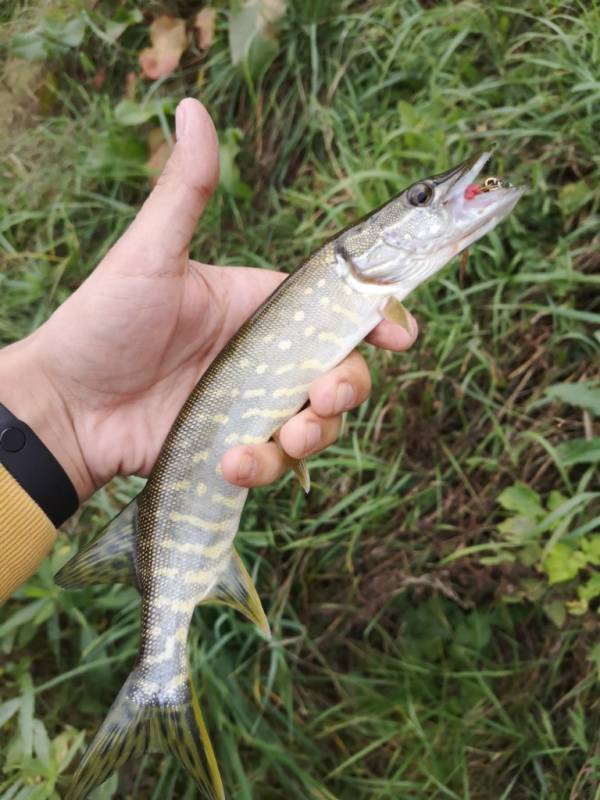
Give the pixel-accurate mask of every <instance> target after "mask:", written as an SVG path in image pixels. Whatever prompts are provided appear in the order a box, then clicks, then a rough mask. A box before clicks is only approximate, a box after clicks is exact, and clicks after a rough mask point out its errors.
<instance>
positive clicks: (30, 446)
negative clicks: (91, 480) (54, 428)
mask: <svg viewBox="0 0 600 800" xmlns="http://www.w3.org/2000/svg"><path fill="white" fill-rule="evenodd" d="M0 464H2V466H4V467H5V468H6V469H7V470H8V472H10V474H11V475H12V476H13V478H14V479H15V480H16V481H17V482H18V483H19V484H20V485H21V486H22V487H23V489H25V491H26V492H27V494H28V495H29V496H30V497H31V498H32V499H33V500H35V502H36V503H37V504H38V506H39V507H40V508H41V509H42V511H43V512H44V513H45V514H46V516H47V517H49V518H50V519H51V520H52V522H53V524H54V526H55V527H56V528H58V527H59V525H62V523H63V522H64V521H65V520H66V519H68V518H69V517H70V516H71V514H73V513H74V512H75V511H76V510H77V506H78V505H79V499H78V497H77V492H76V491H75V488H74V487H73V484H72V483H71V480H70V479H69V476H68V475H67V473H66V472H65V471H64V469H63V468H62V467H61V465H60V464H59V463H58V461H57V460H56V458H55V457H54V456H53V455H52V453H51V452H50V450H48V448H47V447H46V445H45V444H44V443H43V442H42V441H41V439H38V437H37V436H36V435H35V433H34V432H33V431H32V430H31V428H30V427H29V426H28V425H26V424H25V423H24V422H21V420H19V419H17V418H16V417H15V415H14V414H12V413H11V412H10V411H9V410H8V408H6V406H3V405H2V403H0Z"/></svg>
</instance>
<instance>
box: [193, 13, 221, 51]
mask: <svg viewBox="0 0 600 800" xmlns="http://www.w3.org/2000/svg"><path fill="white" fill-rule="evenodd" d="M216 19H217V12H216V11H215V9H214V8H203V9H202V11H199V12H198V13H197V14H196V19H195V20H194V28H195V29H196V41H197V43H198V47H199V48H200V49H201V50H208V48H209V47H210V46H211V44H212V43H213V42H214V40H215V22H216Z"/></svg>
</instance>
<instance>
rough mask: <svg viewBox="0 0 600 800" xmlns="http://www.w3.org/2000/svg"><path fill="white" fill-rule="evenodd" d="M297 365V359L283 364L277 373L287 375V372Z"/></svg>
mask: <svg viewBox="0 0 600 800" xmlns="http://www.w3.org/2000/svg"><path fill="white" fill-rule="evenodd" d="M295 366H296V362H295V361H292V362H290V363H289V364H283V365H282V366H281V367H278V368H277V369H276V370H275V375H285V373H286V372H289V371H290V370H292V369H294V367H295Z"/></svg>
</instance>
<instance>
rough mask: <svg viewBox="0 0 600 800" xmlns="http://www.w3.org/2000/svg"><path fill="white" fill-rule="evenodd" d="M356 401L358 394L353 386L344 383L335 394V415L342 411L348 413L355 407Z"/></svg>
mask: <svg viewBox="0 0 600 800" xmlns="http://www.w3.org/2000/svg"><path fill="white" fill-rule="evenodd" d="M355 399H356V392H355V391H354V387H353V386H352V384H350V383H347V381H342V383H340V384H339V386H338V387H337V389H336V392H335V413H336V414H339V413H340V411H348V409H349V408H352V406H353V405H354V401H355Z"/></svg>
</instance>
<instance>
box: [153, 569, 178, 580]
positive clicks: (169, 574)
mask: <svg viewBox="0 0 600 800" xmlns="http://www.w3.org/2000/svg"><path fill="white" fill-rule="evenodd" d="M154 574H155V575H156V576H157V577H159V578H176V577H177V576H178V575H179V570H178V569H177V567H158V569H157V570H156V571H155V573H154Z"/></svg>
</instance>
